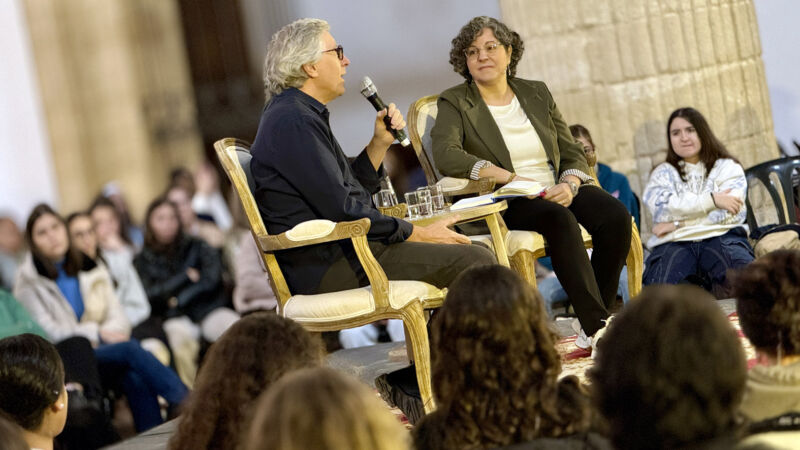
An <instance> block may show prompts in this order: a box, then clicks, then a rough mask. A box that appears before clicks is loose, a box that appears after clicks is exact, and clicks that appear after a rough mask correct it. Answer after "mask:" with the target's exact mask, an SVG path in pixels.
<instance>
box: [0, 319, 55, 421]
mask: <svg viewBox="0 0 800 450" xmlns="http://www.w3.org/2000/svg"><path fill="white" fill-rule="evenodd" d="M63 389H64V365H63V363H62V362H61V357H60V356H58V352H57V351H56V348H55V347H54V346H53V344H51V343H49V342H47V341H46V340H45V339H43V338H42V337H41V336H37V335H35V334H20V335H17V336H12V337H7V338H5V339H0V410H2V411H3V412H4V413H6V414H7V415H8V416H9V417H10V418H11V419H13V420H14V422H16V423H17V425H19V426H21V427H22V428H25V429H26V430H31V431H33V430H36V429H37V428H38V427H39V425H41V423H42V419H44V413H45V411H46V410H47V408H48V407H49V406H50V405H52V404H53V403H55V402H56V400H58V396H59V395H60V394H61V391H62V390H63Z"/></svg>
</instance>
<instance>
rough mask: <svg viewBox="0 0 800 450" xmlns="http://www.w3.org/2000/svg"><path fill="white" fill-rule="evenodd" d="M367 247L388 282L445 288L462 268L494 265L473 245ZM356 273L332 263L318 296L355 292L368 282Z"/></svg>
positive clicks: (487, 254) (485, 252)
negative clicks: (422, 284) (417, 282)
mask: <svg viewBox="0 0 800 450" xmlns="http://www.w3.org/2000/svg"><path fill="white" fill-rule="evenodd" d="M369 247H370V249H371V250H372V254H373V255H375V259H377V260H378V263H380V265H381V267H382V268H383V270H384V272H386V277H387V278H389V279H390V280H417V281H424V282H426V283H430V284H432V285H434V286H436V287H439V288H444V287H447V286H449V285H450V283H452V282H453V280H454V279H455V278H456V277H457V276H458V274H460V273H461V272H463V271H464V270H465V269H467V268H469V267H472V266H482V265H491V264H497V259H496V258H495V256H494V254H492V252H491V251H489V250H488V249H486V248H485V247H482V246H480V245H474V244H469V245H467V244H430V243H425V242H398V243H396V244H388V245H387V244H382V243H380V242H374V241H370V243H369ZM359 272H360V273H356V271H355V270H353V268H352V267H351V266H350V264H349V262H348V260H347V259H346V258H342V259H340V260H338V261H337V262H335V263H334V264H333V265H332V266H331V267H330V268H329V269H328V271H327V272H325V275H324V276H323V277H322V281H321V282H320V285H319V290H318V292H319V293H325V292H335V291H341V290H345V289H355V288H357V287H359V286H365V285H367V284H368V283H369V280H367V279H366V275H365V274H363V272H361V271H359Z"/></svg>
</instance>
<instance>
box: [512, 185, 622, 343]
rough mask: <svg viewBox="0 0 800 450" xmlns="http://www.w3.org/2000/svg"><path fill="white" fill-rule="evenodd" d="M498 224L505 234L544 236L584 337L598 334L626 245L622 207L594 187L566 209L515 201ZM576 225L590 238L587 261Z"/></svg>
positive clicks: (584, 189)
mask: <svg viewBox="0 0 800 450" xmlns="http://www.w3.org/2000/svg"><path fill="white" fill-rule="evenodd" d="M503 219H504V220H505V222H506V225H507V226H508V228H509V229H511V230H528V231H535V232H537V233H541V234H542V236H544V239H545V241H546V242H547V248H548V253H549V255H550V257H551V259H552V261H553V270H554V271H555V273H556V276H557V277H558V281H559V282H561V285H562V286H563V287H564V290H565V291H566V293H567V296H568V297H569V299H570V302H571V303H572V306H573V308H575V313H576V314H577V316H578V320H579V321H580V323H581V326H582V327H583V330H584V332H586V335H587V336H592V335H593V334H594V333H595V332H596V331H597V330H598V329H600V328H602V327H603V322H602V321H603V320H605V319H606V318H607V317H608V311H607V310H606V307H608V306H610V305H611V304H612V302H613V301H614V300H615V299H616V295H617V284H619V274H620V272H621V271H622V267H623V266H624V265H625V258H626V257H627V255H628V251H629V249H630V245H631V215H630V213H628V210H626V209H625V206H624V205H623V204H622V203H621V202H620V201H619V200H617V199H616V198H614V197H612V196H611V195H609V194H608V193H606V192H605V191H604V190H602V189H601V188H599V187H596V186H583V187H581V188H580V190H579V191H578V195H576V196H575V198H573V199H572V204H571V205H570V206H569V208H565V207H563V206H561V205H559V204H557V203H554V202H551V201H548V200H544V199H542V198H536V199H528V198H516V199H513V200H511V201H509V204H508V210H507V211H506V213H505V214H504V215H503ZM578 224H581V225H583V227H584V228H586V231H588V232H589V234H591V235H592V243H593V248H594V250H593V251H592V259H591V261H589V256H588V255H587V253H586V249H585V248H584V246H583V239H582V238H581V232H580V229H579V228H578Z"/></svg>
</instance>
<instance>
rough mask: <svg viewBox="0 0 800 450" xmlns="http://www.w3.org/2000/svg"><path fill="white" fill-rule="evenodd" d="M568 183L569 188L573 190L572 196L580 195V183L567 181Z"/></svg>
mask: <svg viewBox="0 0 800 450" xmlns="http://www.w3.org/2000/svg"><path fill="white" fill-rule="evenodd" d="M567 184H568V185H569V190H570V191H572V196H573V197H575V196H576V195H578V183H576V182H574V181H567Z"/></svg>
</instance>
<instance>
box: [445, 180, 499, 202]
mask: <svg viewBox="0 0 800 450" xmlns="http://www.w3.org/2000/svg"><path fill="white" fill-rule="evenodd" d="M496 184H497V182H496V180H495V179H494V177H483V178H481V179H479V180H469V182H468V183H467V185H466V186H465V187H463V188H461V189H458V190H454V191H445V192H444V195H447V196H451V197H455V196H457V195H469V194H478V195H484V194H488V193H490V192H494V187H495V185H496Z"/></svg>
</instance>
